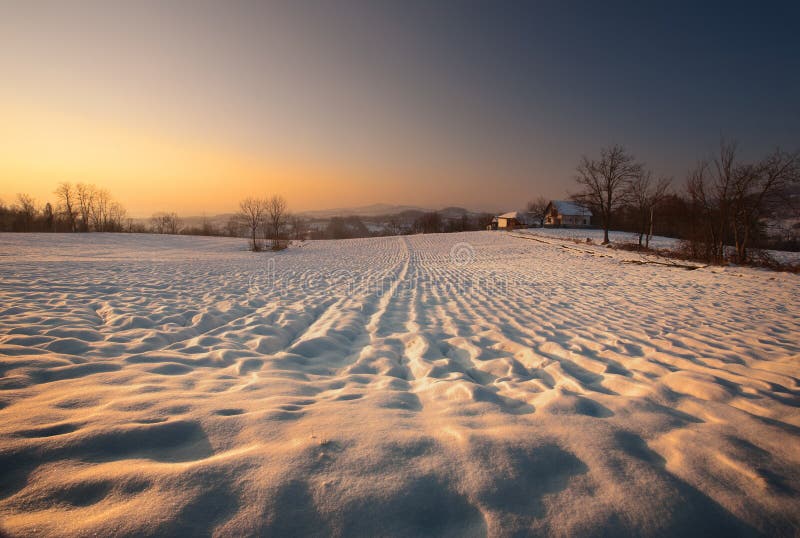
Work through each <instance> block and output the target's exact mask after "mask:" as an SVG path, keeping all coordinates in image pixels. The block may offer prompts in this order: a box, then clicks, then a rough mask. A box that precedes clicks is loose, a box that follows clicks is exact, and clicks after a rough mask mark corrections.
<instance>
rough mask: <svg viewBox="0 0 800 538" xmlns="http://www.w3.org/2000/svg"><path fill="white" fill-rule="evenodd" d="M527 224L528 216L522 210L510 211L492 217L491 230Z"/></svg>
mask: <svg viewBox="0 0 800 538" xmlns="http://www.w3.org/2000/svg"><path fill="white" fill-rule="evenodd" d="M526 226H528V218H527V215H526V214H525V213H523V212H522V211H510V212H508V213H503V214H502V215H497V216H496V217H494V218H492V224H491V228H492V230H513V229H514V228H525V227H526Z"/></svg>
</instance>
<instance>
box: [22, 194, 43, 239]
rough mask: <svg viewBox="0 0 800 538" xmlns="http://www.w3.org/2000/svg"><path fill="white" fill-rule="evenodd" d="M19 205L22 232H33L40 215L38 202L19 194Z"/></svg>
mask: <svg viewBox="0 0 800 538" xmlns="http://www.w3.org/2000/svg"><path fill="white" fill-rule="evenodd" d="M17 205H18V206H19V207H18V209H17V215H18V218H19V224H20V229H21V231H23V232H30V231H33V224H34V222H35V220H36V216H37V214H38V213H39V210H38V209H37V208H36V200H34V199H33V197H31V196H29V195H27V194H17Z"/></svg>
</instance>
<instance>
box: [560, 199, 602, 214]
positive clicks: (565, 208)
mask: <svg viewBox="0 0 800 538" xmlns="http://www.w3.org/2000/svg"><path fill="white" fill-rule="evenodd" d="M551 203H552V204H553V207H555V208H556V211H558V213H559V214H560V215H576V216H579V217H591V216H592V212H591V211H589V210H588V209H586V208H585V207H583V206H580V205H578V204H576V203H575V202H568V201H566V200H553V201H552V202H551Z"/></svg>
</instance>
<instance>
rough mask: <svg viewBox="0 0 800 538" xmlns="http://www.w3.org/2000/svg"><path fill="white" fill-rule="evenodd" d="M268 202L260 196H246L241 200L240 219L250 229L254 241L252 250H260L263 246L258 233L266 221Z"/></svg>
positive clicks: (251, 246)
mask: <svg viewBox="0 0 800 538" xmlns="http://www.w3.org/2000/svg"><path fill="white" fill-rule="evenodd" d="M265 210H266V202H265V201H264V200H262V199H260V198H251V197H249V198H245V199H244V200H242V201H241V202H239V215H238V216H239V219H240V221H241V222H242V224H243V225H245V226H246V227H247V228H249V229H250V239H251V240H252V243H251V245H250V250H252V251H253V252H258V251H259V250H261V247H260V246H259V244H258V239H257V238H256V234H257V233H258V229H259V228H260V227H261V225H262V223H263V222H264V213H265Z"/></svg>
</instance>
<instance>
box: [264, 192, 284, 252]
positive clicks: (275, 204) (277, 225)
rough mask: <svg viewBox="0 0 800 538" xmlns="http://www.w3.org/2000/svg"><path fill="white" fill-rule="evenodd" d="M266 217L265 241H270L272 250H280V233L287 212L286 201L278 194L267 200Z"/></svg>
mask: <svg viewBox="0 0 800 538" xmlns="http://www.w3.org/2000/svg"><path fill="white" fill-rule="evenodd" d="M266 207H267V215H266V228H267V233H266V236H267V239H271V240H272V248H273V249H276V250H277V249H280V248H281V247H282V244H281V239H282V237H281V233H282V232H283V228H284V227H285V226H286V218H287V215H288V213H287V210H286V199H285V198H284V197H283V196H280V195H278V194H276V195H274V196H272V197H271V198H269V199H268V200H267V206H266Z"/></svg>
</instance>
